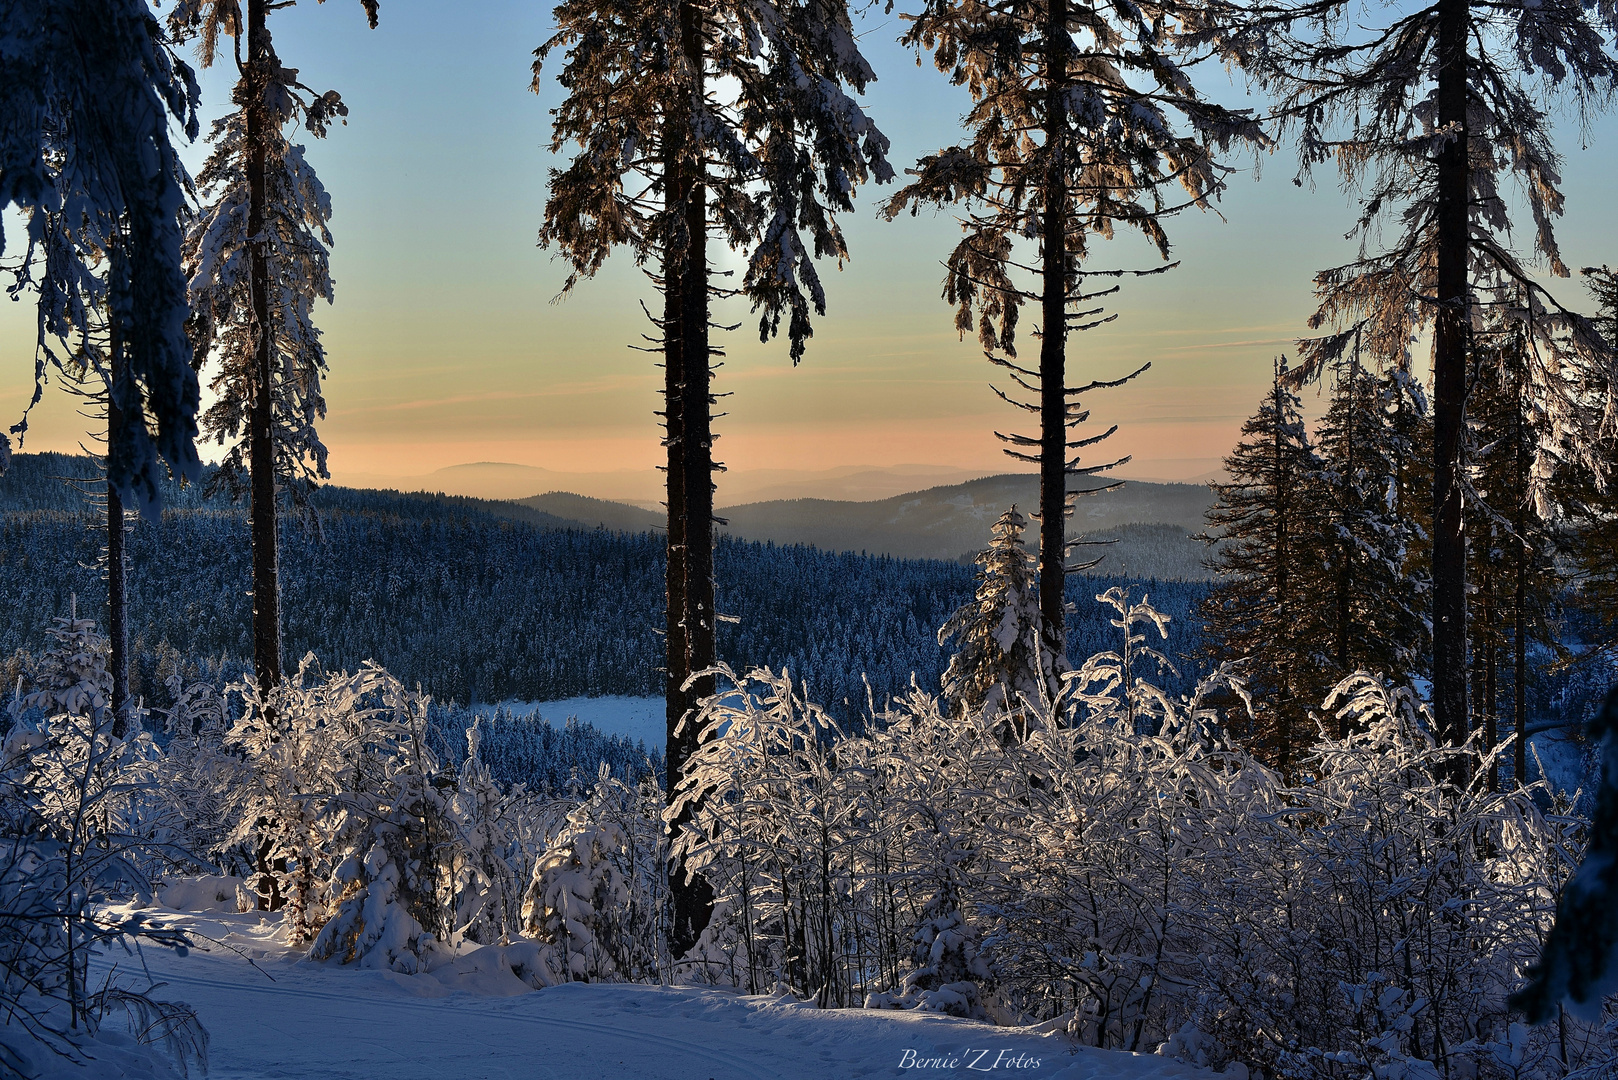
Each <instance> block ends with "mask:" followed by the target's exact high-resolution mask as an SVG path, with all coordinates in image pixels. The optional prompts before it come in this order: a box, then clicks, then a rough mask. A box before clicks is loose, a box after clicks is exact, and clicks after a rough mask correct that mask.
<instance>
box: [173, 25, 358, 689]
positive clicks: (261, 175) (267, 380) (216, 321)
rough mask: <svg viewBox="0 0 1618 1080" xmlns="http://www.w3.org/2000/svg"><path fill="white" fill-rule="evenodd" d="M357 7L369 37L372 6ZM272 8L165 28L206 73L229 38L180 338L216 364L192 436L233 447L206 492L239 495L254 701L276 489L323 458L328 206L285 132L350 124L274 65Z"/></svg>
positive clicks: (277, 628) (339, 109)
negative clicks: (228, 102) (246, 522)
mask: <svg viewBox="0 0 1618 1080" xmlns="http://www.w3.org/2000/svg"><path fill="white" fill-rule="evenodd" d="M293 2H296V0H293ZM361 3H362V5H363V6H364V8H365V11H366V15H367V17H368V18H369V21H370V24H371V26H372V27H373V28H375V26H376V23H377V6H378V5H377V0H361ZM281 6H285V5H282V4H273V3H271V2H270V0H245V4H244V3H243V0H182V2H180V3H178V4H176V5H175V7H174V9H173V10H172V11H171V12H170V13H169V16H168V19H169V27H170V29H171V31H172V32H173V33H174V35H175V36H176V37H177V38H182V39H189V38H195V39H196V41H197V44H198V49H199V52H200V53H201V56H202V62H203V65H204V66H207V65H209V64H211V63H212V62H213V60H214V58H215V56H216V54H217V51H218V47H219V36H220V34H221V33H223V34H225V35H228V36H229V37H231V38H234V39H235V40H236V53H235V58H236V64H237V67H238V69H239V72H240V78H239V80H238V82H237V84H236V91H235V95H234V102H235V104H236V105H237V106H239V108H238V110H237V111H236V112H232V113H229V114H227V115H226V116H224V117H222V118H221V119H220V120H219V121H218V122H217V123H216V124H215V125H214V129H213V132H212V134H211V136H210V138H211V140H212V142H213V144H214V150H213V153H212V154H211V155H210V156H209V158H208V161H207V163H206V164H205V165H204V166H203V171H202V175H201V176H200V178H199V179H200V181H201V186H202V191H203V193H204V195H205V196H206V198H207V199H208V200H209V201H208V202H207V204H206V205H205V206H204V207H203V210H202V213H201V214H200V215H199V217H198V218H197V220H196V222H195V224H194V225H193V226H192V228H191V230H190V232H189V233H188V235H187V236H186V240H185V269H186V277H187V281H188V283H189V290H190V300H191V308H192V317H191V319H190V321H189V322H188V323H187V332H188V333H189V335H190V338H191V345H192V349H193V351H194V354H195V356H196V358H197V366H198V367H200V366H201V365H202V362H204V361H205V360H206V359H207V358H208V357H209V356H210V355H212V354H215V353H217V354H218V357H219V364H220V366H219V371H218V373H217V374H216V375H215V377H214V380H213V390H214V392H215V393H216V394H217V395H218V400H217V402H216V403H215V404H214V405H213V406H212V407H211V408H210V409H209V410H208V412H207V414H206V415H205V416H204V418H203V430H204V434H206V435H208V436H211V437H212V438H214V439H215V440H216V441H218V442H220V443H222V444H223V443H225V442H227V441H230V442H231V446H230V449H229V450H228V452H227V453H226V455H225V459H224V461H223V463H222V466H221V468H220V470H219V472H218V473H216V474H215V482H216V483H217V484H219V485H220V486H222V487H224V488H225V489H226V490H229V491H230V492H231V493H232V495H238V496H239V495H240V494H242V493H244V492H245V493H247V494H248V495H249V508H250V518H251V522H252V542H253V661H254V669H255V671H256V673H257V675H258V682H259V685H260V686H262V687H263V688H264V690H265V691H266V692H268V691H269V690H270V689H271V688H272V687H274V685H275V684H276V682H278V681H279V680H280V678H281V611H280V583H279V574H280V571H279V566H278V559H277V551H276V543H277V527H276V517H277V508H276V498H277V495H276V492H277V488H278V487H281V488H285V489H287V490H289V491H290V492H291V493H292V494H293V496H294V498H295V499H296V500H298V501H299V502H301V501H302V498H303V495H304V493H305V492H306V491H307V488H308V487H309V486H311V485H312V484H313V483H314V481H316V480H317V479H321V478H324V477H326V476H327V473H326V448H325V445H324V444H323V443H321V441H320V438H319V436H318V434H317V433H316V432H315V421H316V420H317V419H318V418H320V417H322V416H324V415H325V411H326V404H325V400H324V399H323V398H322V396H321V391H320V381H321V379H322V377H323V376H324V374H325V369H326V354H325V349H324V348H323V347H322V346H321V344H320V335H319V331H317V330H316V329H315V327H314V324H313V322H312V321H311V318H310V316H311V310H312V308H313V306H314V302H315V300H317V299H324V300H326V301H327V302H328V303H330V302H331V298H332V285H331V275H330V273H329V268H328V261H327V251H326V249H327V247H328V246H329V245H330V244H331V233H330V232H329V231H328V230H327V228H326V223H327V221H328V220H329V219H330V218H331V203H330V200H329V199H328V198H327V196H326V191H325V189H324V188H323V187H321V185H320V181H319V180H317V179H316V178H315V174H314V171H313V170H312V169H311V168H310V167H309V164H308V162H307V161H305V159H304V156H303V147H301V146H296V145H293V144H291V143H289V142H288V141H287V139H286V137H285V129H286V127H287V125H288V124H289V123H293V122H295V121H301V122H302V123H303V125H304V127H305V128H307V129H308V130H309V132H310V133H311V134H313V135H315V136H317V137H320V136H324V135H325V133H326V129H327V127H328V126H329V125H330V124H331V123H332V121H333V120H335V119H338V118H340V117H344V116H347V115H348V108H347V106H345V105H344V104H343V102H342V99H341V98H340V97H339V96H338V94H337V92H336V91H335V90H328V91H326V92H324V93H318V94H317V93H315V92H314V91H312V90H310V89H309V87H307V86H305V85H304V84H303V83H301V82H299V81H298V72H297V70H296V69H294V68H287V67H283V66H282V65H281V60H280V58H279V57H278V56H277V55H276V52H275V46H274V44H273V42H272V40H271V36H270V31H269V26H268V23H267V17H268V14H269V12H270V10H271V9H272V8H274V7H281ZM244 45H245V47H246V48H245V56H244V53H243V46H244ZM244 466H245V468H246V471H247V473H248V476H247V479H246V481H244V480H243V478H242V471H243V468H244Z"/></svg>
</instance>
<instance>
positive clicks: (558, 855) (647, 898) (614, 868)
mask: <svg viewBox="0 0 1618 1080" xmlns="http://www.w3.org/2000/svg"><path fill="white" fill-rule="evenodd" d="M661 809H662V793H661V792H660V791H659V790H658V789H657V787H656V786H655V785H654V784H649V783H644V782H643V783H642V784H641V785H640V786H638V787H632V786H630V785H629V784H626V783H624V782H623V781H622V780H619V779H618V778H616V777H614V776H613V775H612V773H611V771H610V769H609V768H608V766H607V765H606V764H605V763H603V764H602V766H601V772H600V774H599V775H598V776H597V779H596V785H595V789H594V790H593V791H592V792H591V793H590V795H589V796H588V797H587V798H586V799H585V800H584V801H583V802H581V803H579V805H578V806H577V807H576V808H575V809H574V810H573V811H572V812H571V813H569V814H568V815H567V819H566V822H565V824H563V826H562V827H561V829H560V830H559V831H558V832H557V834H556V836H555V837H554V838H553V839H552V840H551V842H550V844H549V846H548V847H547V849H546V850H545V853H544V854H543V855H542V856H541V857H540V858H539V860H538V862H537V864H536V865H535V867H534V872H533V878H532V880H531V881H530V882H529V884H528V888H527V890H526V891H525V893H524V894H523V903H522V919H523V925H524V928H525V929H526V931H527V932H528V934H529V936H531V937H533V938H534V939H535V940H537V941H539V942H540V943H542V944H543V945H546V946H548V950H549V951H548V956H549V962H550V965H551V970H552V972H553V978H552V981H554V982H565V981H572V980H581V981H585V982H599V981H604V980H613V981H616V980H624V981H641V980H648V979H657V978H660V977H662V976H663V975H664V974H665V973H666V972H667V970H668V966H667V958H666V956H665V955H664V951H663V949H662V946H661V931H662V919H661V916H662V909H663V906H664V901H665V898H666V895H667V888H666V881H667V879H666V870H665V867H666V866H667V865H668V845H667V843H666V842H665V840H664V836H663V831H664V830H663V824H662V815H661Z"/></svg>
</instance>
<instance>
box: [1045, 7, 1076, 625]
mask: <svg viewBox="0 0 1618 1080" xmlns="http://www.w3.org/2000/svg"><path fill="white" fill-rule="evenodd" d="M1067 18H1068V15H1067V0H1046V4H1045V133H1044V134H1045V147H1046V153H1047V159H1046V162H1045V178H1044V190H1043V192H1042V193H1041V198H1042V200H1043V201H1044V218H1043V220H1042V222H1041V227H1040V244H1041V264H1040V268H1041V283H1040V288H1041V291H1042V297H1041V305H1042V310H1041V315H1042V318H1043V324H1042V326H1041V336H1040V347H1039V390H1040V395H1039V397H1040V400H1039V417H1040V419H1039V423H1040V432H1039V434H1040V448H1039V614H1040V622H1041V623H1042V624H1043V625H1042V627H1041V640H1042V647H1043V648H1044V649H1045V650H1046V651H1047V653H1048V654H1049V655H1050V656H1052V657H1055V656H1060V655H1062V654H1063V653H1065V651H1066V648H1067V642H1066V638H1067V635H1066V615H1065V612H1064V609H1065V602H1064V600H1063V591H1064V586H1065V583H1066V575H1067V392H1066V390H1067V283H1068V273H1067V269H1068V256H1067V218H1068V213H1067V208H1068V190H1067V167H1066V161H1065V160H1064V152H1065V150H1066V134H1067V99H1066V97H1065V90H1066V84H1067V64H1068V46H1069V38H1068V32H1067Z"/></svg>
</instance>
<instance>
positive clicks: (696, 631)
mask: <svg viewBox="0 0 1618 1080" xmlns="http://www.w3.org/2000/svg"><path fill="white" fill-rule="evenodd" d="M702 35H703V25H702V9H701V8H700V7H699V6H698V5H697V4H695V3H690V2H685V3H682V4H681V5H680V41H681V48H682V52H683V57H684V61H685V70H686V73H687V78H688V80H689V81H688V82H687V84H686V86H685V88H684V89H685V90H686V91H688V93H689V97H688V98H686V99H685V100H684V101H681V102H677V103H676V108H677V109H680V110H682V111H681V112H680V113H679V114H677V115H676V116H675V117H674V118H673V121H674V123H675V124H684V125H687V126H686V127H685V129H684V132H683V138H684V139H689V140H690V141H689V142H682V145H681V147H680V153H679V154H678V156H677V157H675V159H674V161H675V164H676V168H677V169H678V176H679V194H680V196H681V199H680V202H679V204H678V205H679V207H680V211H681V214H682V218H683V222H684V227H683V228H682V229H681V230H680V233H681V234H682V235H681V245H680V248H681V249H680V250H679V251H678V253H677V254H678V258H677V260H676V261H677V263H678V265H679V268H680V275H679V280H678V281H677V282H665V285H664V288H665V290H669V289H671V288H672V289H674V290H675V292H676V295H677V296H678V297H679V304H680V317H679V338H680V345H679V358H680V370H679V373H678V374H679V385H680V417H679V421H680V437H679V442H678V447H679V453H678V455H674V454H672V453H671V455H670V465H671V470H670V471H671V473H672V472H673V471H674V469H673V467H674V466H675V465H676V464H677V465H678V471H679V472H680V491H679V498H680V501H681V506H680V511H681V512H680V513H679V515H678V516H680V517H682V518H683V525H682V529H683V537H682V539H683V541H684V543H683V548H682V549H683V554H684V563H685V567H684V572H683V580H682V582H681V587H682V591H683V593H684V605H683V608H682V611H681V623H682V627H681V629H682V632H683V635H684V638H685V672H686V676H687V678H688V679H689V678H690V676H691V675H694V674H695V673H697V672H699V671H703V670H705V669H707V668H710V667H712V666H713V664H714V661H715V659H717V655H718V652H717V648H716V646H715V643H714V626H715V619H714V581H713V427H712V415H713V414H712V410H711V405H712V394H711V387H710V377H711V374H712V370H711V368H710V365H709V360H710V356H709V347H708V217H707V215H708V207H707V185H706V183H705V182H704V178H703V175H702V174H703V167H702V153H701V148H700V147H699V146H698V145H697V144H696V139H695V136H694V134H693V133H692V132H691V129H690V127H689V126H688V125H689V124H690V120H689V117H690V115H691V110H693V109H695V108H696V106H697V105H698V103H699V102H700V101H701V100H702V97H703V94H704V91H705V84H704V72H703V66H704V62H705V52H706V50H705V49H704V45H703V38H702ZM676 458H677V460H676ZM669 493H670V496H671V498H672V497H673V496H674V495H675V492H674V490H673V486H672V484H671V486H670V492H669ZM676 516H677V515H676V510H675V506H674V505H673V504H672V503H671V504H670V506H669V518H670V521H671V522H672V521H673V519H674V518H675V517H676ZM671 551H672V546H671ZM713 692H714V679H713V676H711V675H707V676H703V677H701V678H697V679H695V680H694V681H692V682H691V685H690V688H689V689H688V690H686V691H684V692H683V694H682V698H683V704H684V706H685V707H686V708H690V707H691V706H692V705H694V704H695V702H696V701H697V700H699V699H700V698H703V697H706V696H708V695H711V694H712V693H713ZM696 747H697V732H696V731H695V730H694V728H693V727H692V726H691V725H689V724H688V725H686V730H685V731H683V732H682V733H681V734H680V736H679V737H678V738H671V739H670V740H669V754H668V760H667V768H668V782H669V784H670V785H671V788H670V790H673V786H674V785H677V784H678V779H677V777H680V776H682V775H683V774H684V769H685V762H686V759H687V758H689V757H690V755H691V753H692V752H693V751H694V750H695V749H696ZM688 820H689V813H687V814H682V815H681V816H680V817H678V818H676V819H675V820H674V821H673V822H672V823H671V827H672V828H673V829H674V830H676V831H678V830H679V829H680V828H682V827H683V826H684V825H685V824H686V822H687V821H688ZM669 895H670V900H671V902H672V903H671V906H672V908H673V911H672V917H673V925H672V926H671V928H670V932H669V947H670V949H671V950H672V951H673V953H674V954H675V956H676V957H678V956H680V955H682V954H683V953H685V952H686V951H688V950H689V949H690V948H691V947H692V946H693V945H695V944H696V942H697V938H698V937H700V936H701V934H702V931H703V930H704V928H706V927H707V925H708V919H709V918H710V917H711V915H712V914H713V888H712V887H711V886H710V885H709V884H708V882H707V880H706V879H704V878H702V877H700V876H698V877H693V878H692V879H691V880H690V881H687V880H686V876H685V868H684V867H683V866H678V865H677V866H673V867H671V879H670V882H669Z"/></svg>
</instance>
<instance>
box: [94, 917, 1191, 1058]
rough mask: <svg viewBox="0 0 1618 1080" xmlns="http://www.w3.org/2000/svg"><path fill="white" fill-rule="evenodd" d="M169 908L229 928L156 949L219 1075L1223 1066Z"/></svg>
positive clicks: (201, 931) (208, 926)
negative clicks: (558, 981)
mask: <svg viewBox="0 0 1618 1080" xmlns="http://www.w3.org/2000/svg"><path fill="white" fill-rule="evenodd" d="M146 914H148V915H149V916H150V915H152V914H153V913H152V912H150V911H148V912H147V913H146ZM157 918H159V919H160V920H161V921H163V922H165V923H171V924H175V925H185V926H188V927H192V928H194V930H195V931H196V933H197V934H198V935H207V936H208V937H211V938H213V939H214V941H213V942H210V941H207V940H203V939H202V938H201V937H199V938H198V939H197V946H198V947H197V948H196V949H195V950H193V951H192V952H191V953H190V954H189V955H187V956H183V957H181V956H175V955H173V954H171V953H167V952H164V951H161V950H152V949H148V950H146V952H145V957H144V959H145V962H146V964H147V966H148V968H149V969H150V971H151V974H152V976H153V977H154V978H155V979H156V980H158V981H160V982H164V983H167V984H168V985H167V986H165V987H164V988H163V989H161V990H159V991H158V992H157V995H156V996H158V997H166V998H171V999H181V1000H184V1001H186V1002H188V1003H189V1004H190V1005H191V1006H192V1007H193V1008H195V1009H196V1010H197V1012H198V1014H199V1015H200V1017H201V1019H202V1022H203V1024H204V1025H206V1027H207V1029H208V1032H209V1035H210V1037H211V1046H210V1049H209V1060H210V1066H211V1067H210V1069H209V1073H208V1075H209V1076H210V1077H213V1078H214V1080H247V1078H251V1080H264V1078H275V1080H283V1078H285V1080H296V1078H305V1077H307V1078H311V1080H313V1078H319V1080H337V1078H341V1080H429V1078H430V1080H505V1078H511V1080H519V1078H520V1080H619V1078H623V1080H638V1078H645V1080H764V1078H774V1077H790V1078H793V1080H841V1078H844V1077H899V1076H916V1077H920V1076H952V1077H966V1076H975V1075H988V1076H994V1077H1014V1076H1015V1077H1039V1078H1040V1080H1055V1078H1061V1080H1092V1078H1094V1080H1159V1078H1160V1080H1194V1078H1204V1080H1206V1078H1209V1077H1212V1076H1213V1075H1214V1074H1212V1073H1211V1072H1208V1071H1206V1070H1199V1069H1195V1068H1192V1067H1190V1066H1188V1065H1184V1064H1182V1063H1180V1062H1177V1061H1174V1060H1171V1059H1168V1058H1163V1057H1158V1056H1156V1055H1151V1054H1125V1053H1119V1052H1116V1051H1108V1050H1096V1049H1093V1048H1089V1047H1079V1046H1075V1045H1074V1044H1073V1043H1072V1042H1070V1041H1069V1040H1068V1039H1067V1038H1066V1037H1065V1036H1064V1035H1060V1034H1057V1035H1048V1034H1041V1033H1040V1032H1038V1031H1035V1030H1029V1029H1013V1028H996V1027H992V1026H989V1025H987V1024H981V1023H974V1022H970V1021H965V1020H957V1019H954V1018H952V1017H947V1016H942V1015H938V1014H918V1013H907V1012H891V1011H874V1010H872V1011H866V1010H853V1009H850V1010H825V1011H823V1010H820V1009H816V1008H815V1007H813V1006H812V1005H809V1004H806V1003H804V1002H800V1001H798V1000H796V999H795V998H792V997H790V996H787V995H784V994H782V995H775V996H758V997H748V996H744V995H739V994H737V993H735V992H733V991H728V990H721V989H711V988H696V987H658V986H638V985H626V984H593V985H592V984H585V983H570V984H566V985H562V986H557V987H552V988H549V989H545V990H538V991H535V990H531V989H529V987H528V986H527V985H525V984H524V983H523V982H522V981H521V980H520V979H518V978H517V977H516V976H515V975H513V974H512V973H511V971H510V969H509V967H507V966H505V965H504V964H502V963H501V960H502V957H501V955H500V953H499V950H498V949H497V948H495V947H490V948H486V949H480V950H478V951H477V952H476V953H472V954H468V955H466V956H463V957H462V958H461V959H460V960H458V961H456V962H454V963H453V964H451V965H449V966H448V967H446V968H440V969H438V970H437V971H435V972H433V973H432V974H429V975H417V976H407V975H401V974H398V973H397V972H392V971H378V970H362V969H358V968H356V967H340V966H337V965H333V964H317V963H312V962H309V961H307V960H304V959H302V958H301V954H299V953H296V952H293V951H291V950H288V949H287V948H286V947H285V946H284V945H282V944H281V943H280V942H279V941H278V940H277V936H278V934H279V929H280V928H279V924H278V920H270V919H266V918H264V917H263V916H262V915H261V914H260V913H258V912H253V913H248V914H243V915H236V914H220V913H208V914H205V915H196V914H182V913H175V914H173V915H168V916H165V915H158V916H157ZM116 960H117V962H118V963H117V966H118V968H119V969H120V970H121V971H123V972H125V973H128V972H129V971H130V968H131V966H132V965H133V966H134V967H136V968H137V969H138V966H139V960H138V959H134V958H124V957H117V958H116ZM250 961H251V962H250ZM104 966H105V962H104ZM103 1075H109V1074H103ZM98 1080H100V1077H98Z"/></svg>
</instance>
